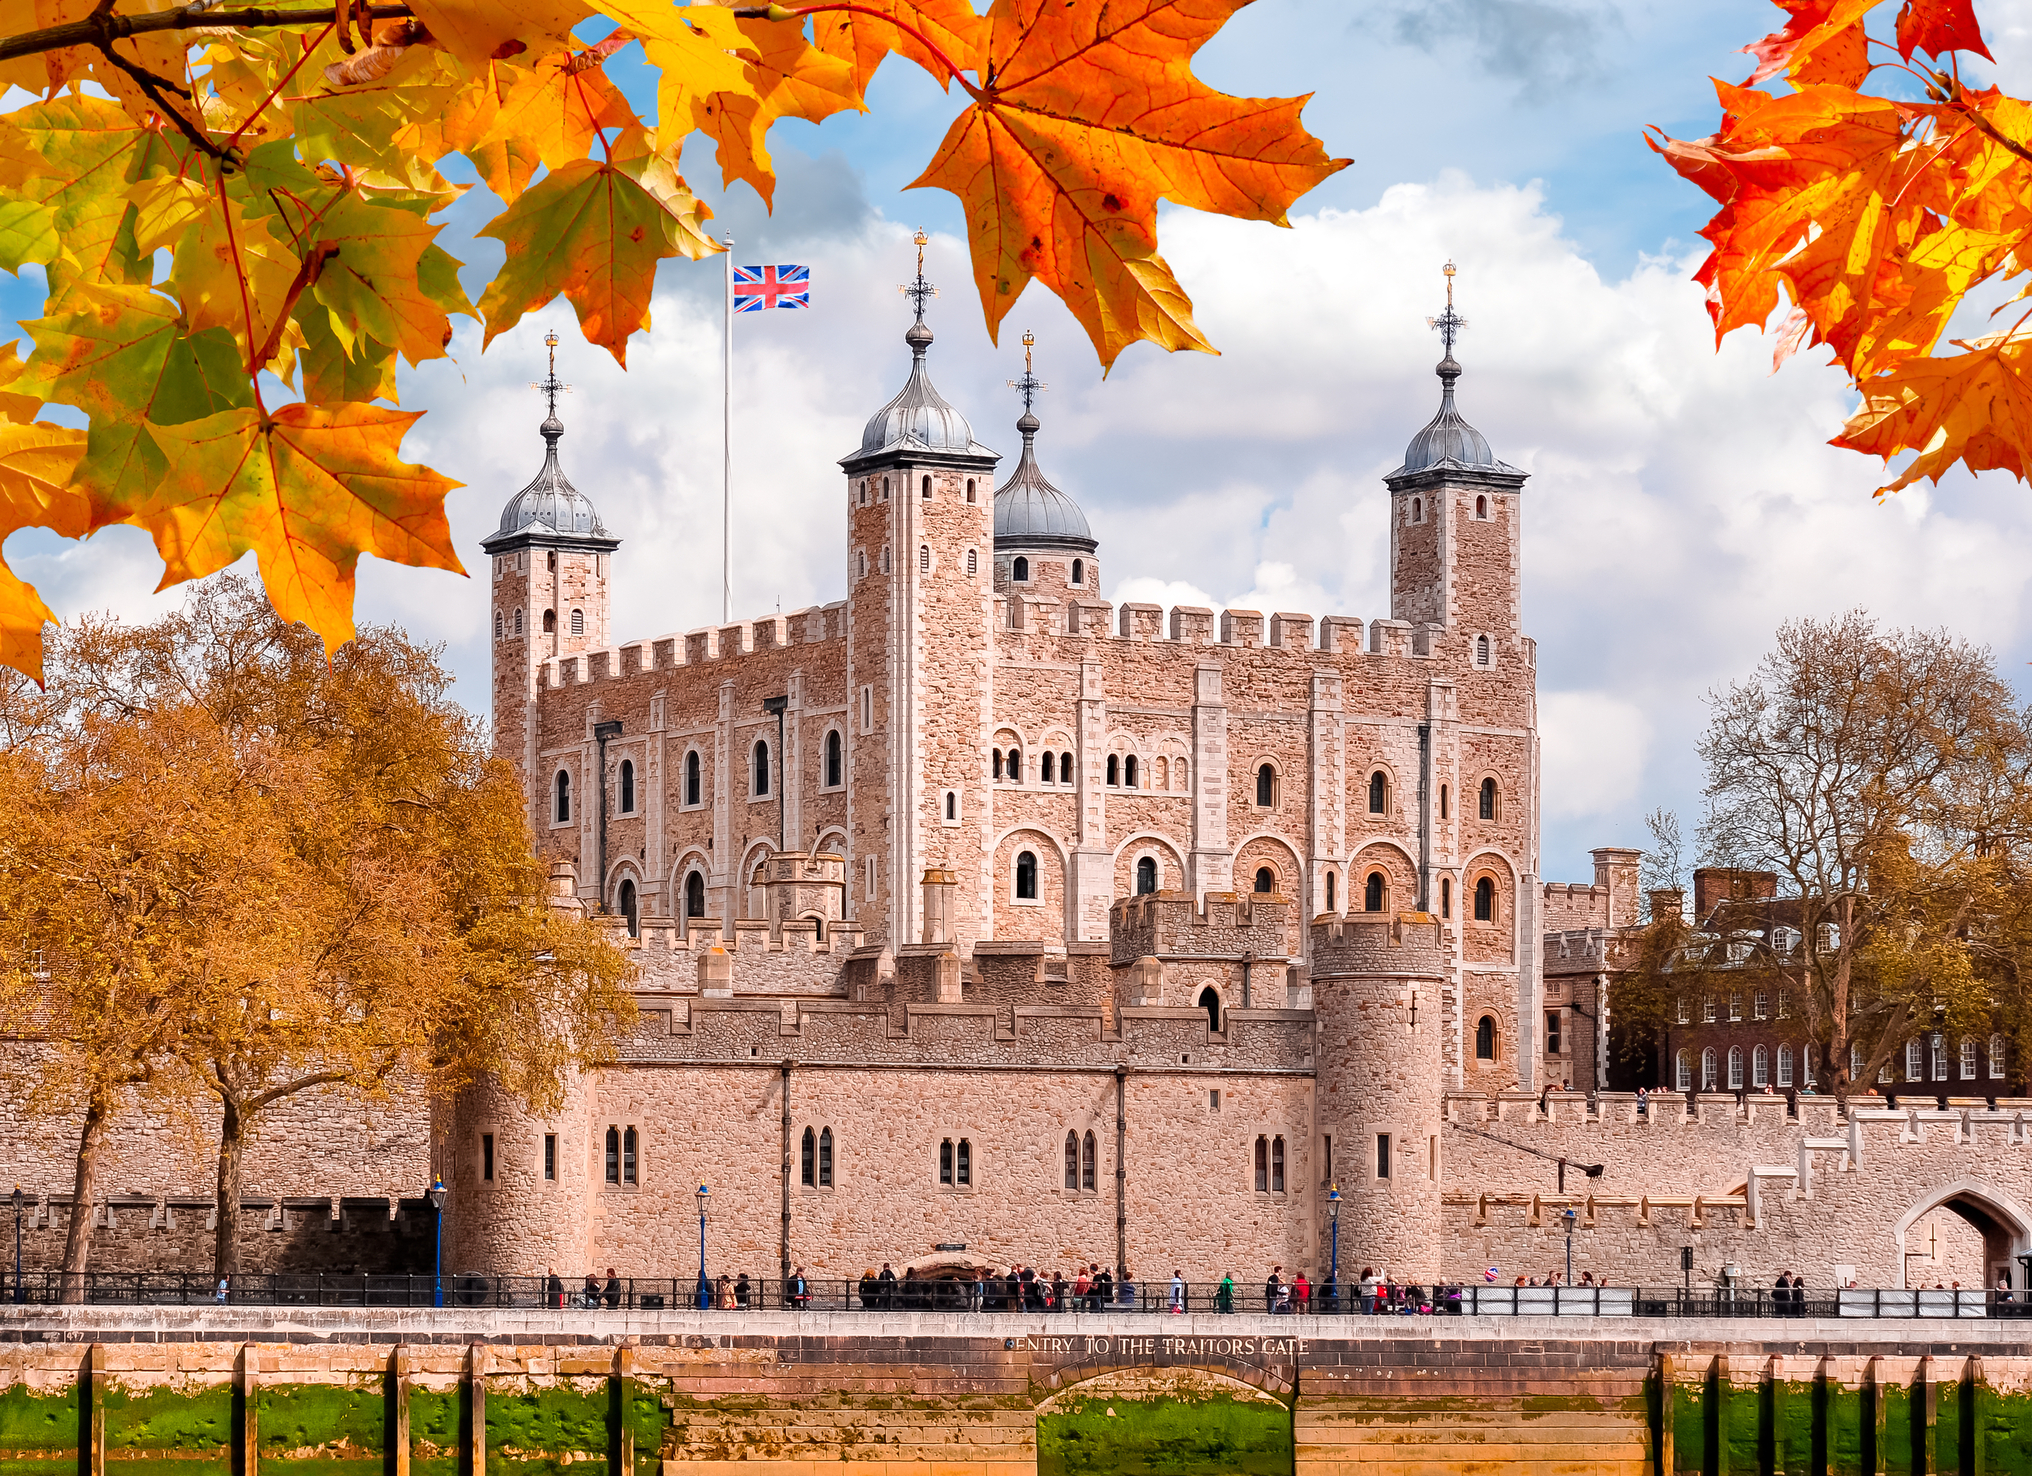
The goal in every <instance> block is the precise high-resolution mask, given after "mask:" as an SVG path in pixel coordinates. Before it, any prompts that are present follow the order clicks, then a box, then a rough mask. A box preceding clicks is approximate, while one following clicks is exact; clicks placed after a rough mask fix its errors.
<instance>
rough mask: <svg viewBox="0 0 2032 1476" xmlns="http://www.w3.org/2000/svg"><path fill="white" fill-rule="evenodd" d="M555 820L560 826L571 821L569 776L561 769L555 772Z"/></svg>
mask: <svg viewBox="0 0 2032 1476" xmlns="http://www.w3.org/2000/svg"><path fill="white" fill-rule="evenodd" d="M555 818H556V820H557V823H558V824H560V825H562V824H564V822H565V821H567V820H569V819H571V775H570V774H567V773H566V772H565V771H564V770H563V769H559V770H558V771H557V806H556V814H555Z"/></svg>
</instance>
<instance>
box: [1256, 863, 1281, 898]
mask: <svg viewBox="0 0 2032 1476" xmlns="http://www.w3.org/2000/svg"><path fill="white" fill-rule="evenodd" d="M1256 890H1257V891H1259V892H1274V891H1276V890H1277V873H1276V872H1274V871H1272V870H1271V869H1270V868H1269V867H1267V866H1259V867H1257V868H1256Z"/></svg>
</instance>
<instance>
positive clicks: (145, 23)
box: [0, 5, 416, 62]
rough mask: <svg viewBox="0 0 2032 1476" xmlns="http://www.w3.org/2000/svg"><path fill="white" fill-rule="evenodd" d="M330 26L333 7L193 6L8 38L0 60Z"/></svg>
mask: <svg viewBox="0 0 2032 1476" xmlns="http://www.w3.org/2000/svg"><path fill="white" fill-rule="evenodd" d="M415 13H416V12H414V11H413V10H411V9H410V8H409V7H408V6H407V5H370V6H368V7H367V14H368V15H369V16H370V17H371V18H372V19H374V20H400V19H403V18H404V17H407V16H413V15H414V14H415ZM331 23H332V8H331V6H329V5H324V6H320V7H318V8H317V9H315V10H306V9H304V8H302V7H300V6H290V7H286V8H285V7H281V6H272V5H264V6H257V7H252V8H247V9H239V10H205V9H203V8H201V7H200V6H197V5H188V6H185V7H184V8H183V9H181V10H162V11H157V12H155V13H154V14H152V15H112V14H108V15H105V16H96V17H89V18H87V19H85V20H81V21H68V22H66V23H65V24H63V25H60V26H45V27H44V28H43V29H42V30H39V31H24V32H23V33H22V34H21V35H19V36H9V37H7V38H6V39H5V40H0V62H4V61H12V60H13V59H14V58H16V57H18V56H35V55H38V54H40V53H41V52H45V51H60V50H62V49H63V48H64V47H66V46H98V45H100V44H102V42H111V41H119V40H123V39H125V38H126V37H129V36H148V35H153V34H154V33H155V32H157V31H201V30H213V29H220V30H242V31H265V30H272V29H274V28H276V27H278V26H328V25H330V24H331Z"/></svg>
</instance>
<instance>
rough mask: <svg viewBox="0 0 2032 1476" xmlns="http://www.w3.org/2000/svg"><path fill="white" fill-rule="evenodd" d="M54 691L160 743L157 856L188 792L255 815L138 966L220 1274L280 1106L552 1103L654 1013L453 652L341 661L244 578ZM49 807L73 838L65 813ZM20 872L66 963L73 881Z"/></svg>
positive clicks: (404, 648)
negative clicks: (587, 910) (445, 662)
mask: <svg viewBox="0 0 2032 1476" xmlns="http://www.w3.org/2000/svg"><path fill="white" fill-rule="evenodd" d="M52 678H53V681H52V691H53V692H54V693H56V694H59V698H60V701H61V702H62V703H63V704H64V705H65V707H66V708H67V716H68V721H67V723H66V724H65V725H63V726H65V727H67V728H68V727H75V728H77V729H78V730H80V731H93V732H106V733H111V734H118V735H123V741H127V742H130V743H132V744H133V745H134V746H135V747H137V748H138V749H140V750H142V751H144V752H145V751H148V750H149V749H150V747H151V745H152V746H154V747H155V748H157V749H159V750H160V755H161V756H160V757H159V758H158V759H157V760H156V763H155V767H154V769H153V770H151V771H150V775H149V783H148V785H147V786H146V787H145V788H144V789H143V790H142V791H141V792H139V793H137V794H136V795H135V796H134V797H133V809H134V819H135V825H136V829H137V830H138V831H140V832H141V833H140V835H139V836H138V837H137V840H136V845H137V846H138V847H141V848H144V849H145V848H146V847H147V846H148V845H149V844H150V843H151V840H150V837H149V835H148V832H147V825H148V807H149V806H150V805H155V806H158V807H163V808H166V809H168V810H171V811H174V810H175V808H176V807H177V806H178V805H179V804H184V803H187V801H186V800H185V799H184V793H185V791H186V789H187V788H194V789H195V790H196V792H197V793H199V794H201V795H202V794H205V793H209V792H210V789H209V788H208V787H207V785H208V784H209V785H210V787H212V788H221V789H223V791H224V792H225V794H226V795H227V796H229V797H230V799H231V800H232V801H233V802H234V805H235V806H236V807H237V808H234V809H232V811H231V813H230V814H229V815H228V816H227V817H226V818H227V819H228V820H230V821H231V823H230V824H221V825H219V826H218V827H217V829H216V831H215V832H206V834H205V838H206V840H207V842H208V844H211V845H212V847H213V849H211V850H210V851H208V852H206V853H205V854H204V856H203V858H202V865H200V864H199V861H198V860H197V859H195V858H194V859H193V860H192V861H191V862H190V868H191V869H192V870H193V871H199V872H203V873H204V874H205V878H206V881H207V883H208V886H207V889H204V890H202V891H199V892H196V893H194V895H193V896H192V898H191V900H190V902H189V916H188V918H187V919H185V920H186V921H187V922H188V930H187V932H185V933H178V934H175V935H173V936H170V935H166V934H163V935H159V934H158V933H156V932H150V933H149V934H148V935H147V936H146V937H144V938H143V939H142V940H141V941H140V943H139V944H138V945H137V946H136V948H135V949H134V952H135V955H136V957H135V963H134V966H135V969H136V971H138V972H142V973H145V974H146V975H147V976H148V977H149V978H151V979H154V980H158V981H160V984H161V991H162V997H163V1001H164V1005H163V1009H162V1011H161V1013H162V1014H163V1016H164V1024H163V1026H162V1029H161V1030H160V1032H159V1033H158V1034H156V1035H152V1036H149V1037H148V1038H147V1039H146V1041H145V1045H146V1048H147V1054H146V1059H145V1065H146V1068H147V1071H148V1073H149V1074H148V1078H147V1079H148V1080H149V1082H150V1083H151V1084H152V1086H153V1087H154V1089H155V1091H156V1092H157V1093H158V1095H168V1096H171V1097H179V1096H180V1098H181V1099H182V1101H183V1103H184V1105H185V1107H186V1108H187V1110H188V1111H189V1112H190V1113H191V1115H193V1116H202V1115H207V1114H208V1113H210V1114H216V1119H217V1122H218V1144H217V1160H218V1172H217V1208H218V1233H217V1242H216V1251H215V1271H216V1274H218V1275H222V1276H223V1275H229V1274H232V1273H233V1272H234V1271H235V1270H236V1269H237V1267H238V1229H239V1223H240V1196H241V1177H242V1166H243V1159H244V1153H245V1151H246V1148H247V1146H248V1143H249V1141H250V1140H251V1139H252V1138H253V1137H254V1136H256V1135H257V1134H258V1133H259V1131H260V1125H261V1122H262V1118H263V1115H264V1114H266V1113H268V1112H269V1111H271V1110H272V1109H273V1108H274V1107H275V1105H276V1104H277V1103H280V1102H285V1101H287V1100H289V1099H291V1098H293V1097H296V1096H298V1095H300V1094H302V1093H305V1092H310V1091H313V1090H317V1089H336V1090H346V1091H350V1092H355V1093H374V1092H380V1091H384V1090H387V1089H389V1088H390V1087H391V1086H393V1085H394V1084H396V1083H397V1082H399V1081H400V1082H409V1083H420V1084H421V1085H423V1086H425V1087H426V1088H428V1089H430V1090H432V1091H434V1092H437V1093H441V1094H442V1093H449V1092H454V1091H457V1090H458V1089H459V1088H461V1087H463V1086H465V1085H466V1084H468V1083H469V1082H471V1081H472V1080H473V1079H474V1078H475V1077H476V1076H478V1075H480V1074H482V1073H492V1074H494V1075H496V1076H498V1077H499V1078H500V1079H501V1080H502V1081H503V1082H504V1084H505V1085H506V1086H507V1087H508V1088H509V1089H510V1090H512V1091H515V1092H517V1093H518V1094H519V1095H520V1096H522V1098H523V1099H524V1100H526V1101H527V1102H529V1103H530V1105H531V1106H532V1107H534V1108H536V1109H538V1110H543V1109H545V1108H551V1107H554V1106H555V1105H556V1104H557V1103H558V1102H559V1101H560V1100H561V1097H562V1094H563V1090H564V1082H565V1078H566V1074H567V1073H568V1071H569V1070H570V1069H572V1068H573V1067H575V1066H578V1065H581V1064H584V1063H585V1062H587V1061H591V1060H597V1059H602V1058H604V1056H605V1055H606V1053H607V1052H608V1051H609V1049H610V1047H611V1043H612V1041H613V1040H614V1038H615V1032H616V1031H617V1030H618V1029H620V1028H622V1027H623V1026H624V1025H625V1022H626V1020H627V1018H628V1016H629V1013H630V1012H631V1009H632V1004H631V1001H630V998H629V996H628V995H627V993H626V991H625V988H624V986H625V984H626V982H627V980H628V978H629V977H630V975H631V973H632V970H631V967H630V966H629V964H628V963H627V961H626V960H625V958H624V957H623V956H622V955H621V953H620V952H619V951H618V950H617V949H615V948H614V947H613V946H612V945H611V944H609V943H607V942H606V941H605V940H604V935H603V934H602V933H601V932H600V931H599V930H598V928H597V926H596V925H593V924H589V923H586V922H583V921H581V920H579V919H577V918H576V917H575V916H573V917H566V916H563V915H561V914H558V913H555V912H552V911H551V910H549V909H548V908H547V906H546V905H545V898H544V895H543V893H544V877H543V875H542V874H541V864H540V863H539V862H538V860H537V859H536V857H535V855H534V853H533V851H532V849H531V845H530V839H529V835H528V830H527V821H526V818H525V813H524V806H523V799H522V795H521V791H520V789H519V787H518V786H517V784H516V782H515V780H514V777H513V775H512V774H511V773H510V772H509V771H508V770H507V769H506V768H505V767H504V766H502V765H500V764H498V763H496V762H493V761H491V760H490V759H488V757H487V756H486V748H485V743H484V738H483V734H482V733H481V731H480V728H479V725H478V724H477V723H476V722H475V721H474V720H473V719H472V718H471V717H470V716H469V715H468V714H467V713H465V712H464V711H463V710H462V709H460V708H458V707H457V706H456V705H455V704H453V703H452V702H451V701H450V699H449V696H448V688H449V678H448V677H447V676H446V674H445V673H444V672H443V670H442V669H441V668H440V667H439V665H438V663H437V660H436V656H435V654H434V653H433V652H431V651H428V650H425V649H421V648H419V647H417V646H415V645H413V644H411V643H410V642H408V641H407V640H405V639H403V638H402V637H401V636H399V635H398V634H397V633H395V632H393V631H388V630H369V631H367V632H364V633H362V634H361V635H360V636H359V637H358V638H356V639H355V640H353V641H351V642H349V643H348V644H347V645H345V646H344V647H342V648H341V649H340V650H339V651H338V652H337V653H336V655H335V656H333V657H332V658H330V659H329V660H328V659H327V657H326V654H325V650H324V646H323V643H322V642H321V641H320V640H319V639H318V637H317V636H316V635H315V634H314V633H313V632H311V631H309V630H307V629H306V628H304V627H303V626H301V625H291V624H287V623H285V622H283V621H282V620H281V619H280V618H279V617H277V616H276V615H275V614H274V613H273V611H272V610H271V609H270V608H269V607H268V605H267V603H266V602H265V601H264V600H263V598H262V596H261V594H260V592H259V591H258V590H257V589H256V588H255V587H254V586H252V585H250V584H248V583H246V582H244V581H240V580H236V579H232V578H230V577H229V578H226V579H223V580H215V581H211V582H208V583H207V584H205V585H202V586H200V587H199V588H198V589H197V590H196V591H195V592H194V594H193V597H192V598H191V600H190V601H189V602H187V604H186V605H185V607H184V608H183V610H181V611H180V612H178V613H177V614H175V615H172V616H170V617H168V618H166V619H164V620H161V621H159V622H156V623H155V624H152V625H148V626H139V627H128V626H122V625H118V624H114V623H112V622H104V621H100V622H88V623H86V624H84V625H82V626H80V627H77V628H75V629H71V630H66V631H65V632H64V633H63V635H62V637H61V638H60V639H59V641H58V642H57V643H56V648H55V653H54V661H53V665H52ZM164 733H170V734H184V735H187V742H186V743H185V744H184V745H183V746H182V747H177V746H174V745H170V744H165V743H163V741H162V738H161V735H162V734H164ZM194 754H195V755H201V756H202V757H203V758H204V759H205V760H206V761H207V762H208V763H209V764H210V765H211V767H209V768H207V767H204V766H203V765H200V764H198V762H197V758H196V757H194V756H193V755H194ZM24 761H25V760H24ZM187 767H189V768H191V769H192V773H191V775H190V781H189V783H188V784H187V783H186V777H185V769H186V768H187ZM48 808H49V809H50V812H51V814H52V825H53V827H54V828H58V829H61V826H62V823H63V822H62V816H63V814H64V813H65V812H66V808H67V807H66V805H65V803H64V801H63V799H62V798H61V797H60V796H54V795H53V796H52V798H51V800H50V802H49V806H48ZM196 814H197V812H194V818H193V822H192V824H193V828H200V827H199V824H198V820H197V818H196ZM243 855H244V856H245V860H244V861H243V860H242V856H243ZM16 869H18V870H19V871H20V872H22V873H24V874H27V873H34V872H36V871H37V870H38V865H37V862H36V860H35V857H34V855H33V854H32V853H23V854H21V856H20V857H19V866H18V868H10V872H9V876H8V881H9V882H10V884H12V885H16V886H19V887H23V888H29V887H33V886H35V885H38V884H40V885H42V886H43V887H44V889H45V890H46V891H49V892H51V893H52V895H50V896H49V898H48V900H47V903H46V905H45V906H44V907H43V908H42V909H40V910H39V911H34V912H28V913H25V914H24V915H23V916H22V917H19V918H17V917H16V916H15V914H14V909H13V908H11V907H10V908H8V909H6V912H7V915H8V917H9V920H10V924H11V925H12V926H13V927H14V929H15V932H16V936H15V937H14V938H13V939H10V940H9V941H10V942H11V943H12V945H13V946H14V948H15V950H16V953H17V956H24V957H28V956H33V955H34V950H36V949H43V950H44V953H43V957H45V958H49V957H51V956H52V955H51V954H50V952H49V950H48V949H47V948H46V946H45V944H44V943H43V942H42V941H41V940H42V938H43V937H44V935H45V934H54V933H55V932H57V931H60V930H61V929H62V928H64V927H69V926H75V924H74V922H73V919H72V917H71V915H70V914H69V913H67V912H66V911H65V910H64V908H65V902H64V897H63V895H62V892H61V889H60V888H56V887H55V884H54V883H51V882H40V883H38V882H37V880H36V879H35V878H33V877H32V876H29V875H23V876H20V877H16V876H15V875H14V874H13V872H14V871H15V870H16ZM179 916H180V917H181V915H179ZM95 918H96V914H89V915H88V916H87V919H86V921H87V923H88V924H90V925H91V926H97V927H100V928H101V930H103V924H99V923H97V922H96V921H95ZM169 945H173V947H172V946H169ZM43 967H44V969H45V971H46V972H47V973H48V974H49V975H50V976H51V982H52V984H54V983H55V982H56V981H59V980H61V981H62V983H63V985H64V987H66V988H69V987H72V986H71V985H70V981H69V978H68V975H65V974H62V973H60V971H59V969H58V966H57V965H56V964H55V963H54V962H50V963H46V964H45V965H44V966H43ZM47 992H49V986H45V993H47ZM102 992H103V991H102ZM28 994H29V997H30V998H33V997H35V992H34V991H33V989H30V990H29V991H28ZM56 997H59V998H60V997H61V991H60V990H59V991H56ZM94 998H97V996H94ZM130 1003H131V1001H130ZM124 1013H127V1010H126V1009H125V1008H124V1007H123V1008H122V1009H121V1010H117V1011H116V1010H114V1009H113V1008H111V1007H110V1006H108V1007H106V1008H103V1009H100V1010H99V1011H98V1014H100V1015H107V1016H112V1015H115V1014H124ZM92 1018H97V1016H96V1015H95V1016H93V1017H92ZM49 1033H50V1034H51V1035H52V1036H53V1037H63V1049H65V1050H68V1051H71V1052H74V1053H76V1054H77V1055H78V1056H79V1058H80V1060H81V1063H84V1064H83V1066H82V1067H81V1069H87V1070H96V1071H98V1072H99V1073H100V1074H102V1075H110V1074H112V1073H114V1072H115V1071H116V1070H117V1071H124V1072H125V1075H124V1076H122V1077H121V1080H122V1081H123V1082H132V1081H134V1080H137V1079H139V1078H137V1077H136V1075H135V1068H129V1067H127V1066H126V1064H125V1063H126V1061H127V1060H128V1058H129V1057H131V1056H137V1055H139V1054H140V1052H139V1047H138V1046H137V1047H136V1048H135V1049H133V1050H129V1049H127V1048H126V1036H124V1035H122V1036H119V1037H117V1039H116V1040H114V1041H113V1042H112V1045H114V1046H118V1047H119V1048H118V1049H113V1048H109V1046H108V1045H107V1044H106V1043H104V1042H101V1041H99V1040H98V1038H97V1037H92V1036H79V1035H78V1034H77V1032H75V1031H73V1032H69V1033H66V1032H65V1030H64V1027H63V1025H62V1024H61V1023H60V1022H59V1021H58V1020H57V1019H55V1018H52V1020H51V1021H50V1024H49ZM93 1080H96V1078H93ZM201 1109H203V1110H202V1111H201ZM80 1173H81V1175H82V1174H83V1173H84V1169H83V1167H82V1166H81V1169H80ZM75 1223H76V1217H75V1216H74V1225H75ZM80 1269H81V1267H80Z"/></svg>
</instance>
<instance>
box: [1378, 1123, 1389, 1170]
mask: <svg viewBox="0 0 2032 1476" xmlns="http://www.w3.org/2000/svg"><path fill="white" fill-rule="evenodd" d="M1376 1177H1377V1178H1379V1179H1387V1178H1389V1177H1390V1135H1389V1134H1388V1133H1378V1134H1376Z"/></svg>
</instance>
